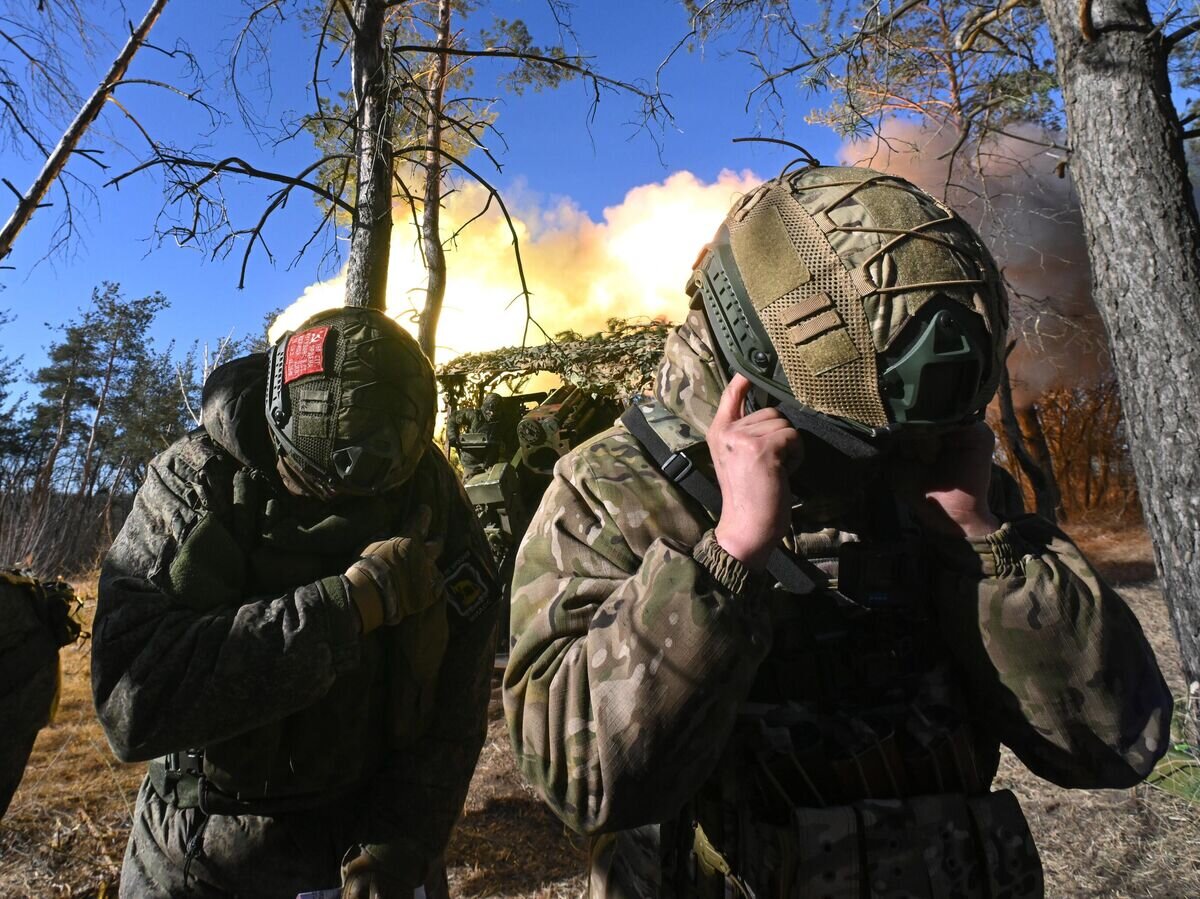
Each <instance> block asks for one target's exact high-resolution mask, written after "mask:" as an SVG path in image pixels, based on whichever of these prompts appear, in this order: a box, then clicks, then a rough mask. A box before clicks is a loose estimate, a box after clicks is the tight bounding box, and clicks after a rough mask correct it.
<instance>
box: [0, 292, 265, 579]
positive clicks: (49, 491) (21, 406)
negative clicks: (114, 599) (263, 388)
mask: <svg viewBox="0 0 1200 899" xmlns="http://www.w3.org/2000/svg"><path fill="white" fill-rule="evenodd" d="M168 303H169V301H168V299H167V297H166V296H164V295H163V294H162V293H159V292H154V293H152V294H149V295H147V296H143V297H128V296H126V295H125V294H124V293H123V292H122V290H121V287H120V285H119V284H116V283H112V282H108V281H106V282H103V283H102V284H100V285H99V286H97V287H96V288H95V289H94V290H93V291H92V295H91V298H90V300H89V302H88V303H87V304H86V305H85V306H83V307H82V308H81V309H80V310H79V312H78V313H77V314H76V315H75V316H74V317H73V318H71V319H70V320H68V321H67V322H65V323H63V324H61V325H59V326H57V327H55V326H53V325H49V324H48V325H47V329H48V330H49V331H50V333H51V334H52V335H53V336H52V337H51V339H50V342H49V345H48V346H47V347H45V348H44V349H45V362H44V363H43V364H42V365H41V366H38V367H35V368H32V369H27V368H26V367H25V359H24V356H15V357H14V356H11V355H5V354H4V353H6V352H11V348H10V347H6V348H5V350H4V351H3V352H0V561H2V562H3V564H5V565H13V564H17V565H20V566H22V567H24V568H28V569H31V570H33V571H35V572H37V573H38V574H42V575H47V576H50V575H61V574H74V573H78V572H81V571H86V570H89V569H91V568H93V567H94V566H95V565H96V564H97V562H98V560H99V558H100V557H101V556H102V555H103V553H104V552H105V551H106V550H107V549H108V547H109V545H110V544H111V543H112V540H113V538H114V537H115V536H116V533H117V531H118V530H119V529H120V525H121V522H122V520H123V519H124V515H125V514H126V512H127V511H128V507H129V504H130V502H131V501H132V497H133V494H134V492H135V491H136V490H137V488H138V486H139V485H140V484H141V483H142V480H143V479H144V478H145V475H146V468H147V465H148V464H149V462H150V460H151V459H152V458H154V456H155V455H157V454H158V453H159V452H161V451H162V450H164V449H166V447H167V446H169V445H170V444H171V442H172V441H174V440H175V439H177V438H178V437H179V436H180V435H182V434H184V433H185V432H186V431H187V430H189V429H190V428H193V427H196V426H197V425H198V424H199V423H200V393H201V389H202V387H203V381H204V378H205V376H206V375H207V373H208V372H209V371H211V369H212V368H213V367H215V365H216V364H219V362H220V361H222V360H223V359H229V358H232V357H234V356H235V355H238V354H240V353H243V352H249V351H253V350H255V349H259V348H261V345H262V344H263V342H264V341H265V337H257V338H254V337H243V338H239V339H232V338H230V337H226V338H219V339H217V340H216V341H214V342H213V343H211V344H201V343H200V342H199V341H195V342H193V343H192V344H190V345H189V346H186V347H180V346H179V345H177V344H176V343H175V342H174V341H170V342H168V343H166V344H165V345H161V346H160V345H158V344H156V343H155V341H154V340H153V339H152V338H151V336H150V332H151V330H152V328H153V325H154V323H155V320H156V318H157V317H158V315H159V313H161V312H162V311H163V310H164V309H165V308H167V306H168ZM11 320H12V317H11V314H9V313H3V312H0V347H5V344H4V340H3V337H4V332H3V326H4V325H5V324H7V323H8V322H10V321H11ZM38 349H42V348H38Z"/></svg>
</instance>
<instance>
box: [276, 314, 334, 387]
mask: <svg viewBox="0 0 1200 899" xmlns="http://www.w3.org/2000/svg"><path fill="white" fill-rule="evenodd" d="M328 335H329V326H328V325H325V326H324V327H320V328H312V329H310V330H308V331H301V332H300V333H299V334H296V335H293V337H292V339H291V340H289V341H288V345H287V353H286V354H285V355H284V357H283V383H284V384H290V383H292V381H295V380H296V379H297V378H303V377H304V376H305V375H319V374H322V373H323V372H324V371H325V338H326V337H327V336H328Z"/></svg>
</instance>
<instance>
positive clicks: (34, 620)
mask: <svg viewBox="0 0 1200 899" xmlns="http://www.w3.org/2000/svg"><path fill="white" fill-rule="evenodd" d="M75 606H76V601H75V593H74V591H73V590H72V589H71V587H70V585H69V584H67V583H66V582H65V581H39V580H37V579H36V578H32V577H29V576H28V575H26V574H22V573H21V572H20V571H16V570H13V569H0V818H3V817H4V813H5V812H6V811H7V810H8V804H9V803H10V802H11V801H12V797H13V793H15V792H16V791H17V786H18V785H19V784H20V783H21V777H22V776H23V775H24V773H25V763H26V762H27V761H29V753H30V752H31V751H32V750H33V741H34V740H35V739H36V738H37V734H38V731H39V730H41V729H42V728H43V727H45V726H46V725H47V724H49V723H50V722H51V721H52V720H53V719H54V713H55V711H56V709H57V707H58V695H59V691H60V689H61V687H62V675H61V672H60V669H59V660H58V650H59V647H60V646H66V645H68V644H70V643H74V642H75V640H76V639H77V638H78V637H79V630H80V629H79V622H78V621H77V620H76V618H75V614H74V613H75Z"/></svg>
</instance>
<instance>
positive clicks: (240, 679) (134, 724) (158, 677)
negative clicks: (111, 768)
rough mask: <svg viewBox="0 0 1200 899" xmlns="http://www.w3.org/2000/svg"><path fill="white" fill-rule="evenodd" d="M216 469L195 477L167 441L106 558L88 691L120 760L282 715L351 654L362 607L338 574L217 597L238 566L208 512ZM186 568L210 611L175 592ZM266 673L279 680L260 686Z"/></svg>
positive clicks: (226, 536)
mask: <svg viewBox="0 0 1200 899" xmlns="http://www.w3.org/2000/svg"><path fill="white" fill-rule="evenodd" d="M185 439H186V438H185ZM210 474H212V473H211V472H207V471H206V472H202V473H200V474H199V475H198V476H193V475H196V473H195V472H192V471H190V470H189V469H188V468H187V466H186V465H185V464H184V463H183V462H182V460H181V459H180V456H179V454H178V453H173V452H172V451H171V450H168V451H167V453H165V454H164V455H163V456H160V457H159V458H158V459H156V460H155V462H154V463H153V464H152V465H151V467H150V471H149V474H148V476H147V478H146V482H145V484H144V485H143V486H142V488H141V489H140V490H139V491H138V494H137V497H136V499H135V500H134V504H133V509H132V511H131V512H130V514H129V518H128V519H127V520H126V522H125V525H124V527H123V528H122V529H121V533H120V534H119V535H118V537H117V540H116V542H115V543H114V544H113V547H112V549H111V550H110V551H109V554H108V556H107V557H106V558H105V560H104V564H103V566H102V568H101V573H100V590H99V601H98V605H97V608H96V619H95V622H94V625H93V642H92V692H93V698H94V700H95V703H96V710H97V712H98V713H99V717H100V722H101V724H103V726H104V731H105V733H106V735H107V736H108V740H109V743H110V744H111V745H112V748H113V752H114V753H116V755H117V757H118V758H120V759H121V760H122V761H138V760H143V759H151V758H154V757H156V756H160V755H163V754H165V753H168V752H173V751H177V750H180V749H184V748H187V747H192V746H205V745H208V744H210V743H214V742H216V741H218V740H223V739H226V738H228V737H232V736H235V735H237V734H239V733H242V732H244V731H248V730H252V729H253V728H256V727H259V726H261V725H263V724H265V723H267V722H270V721H273V720H277V719H280V718H283V717H285V716H287V715H289V714H291V713H292V712H295V711H297V710H299V709H302V708H305V707H307V706H309V705H311V704H312V703H313V702H315V701H316V700H317V699H319V698H320V697H321V696H323V695H324V694H325V693H326V692H327V691H328V689H329V687H330V685H331V684H332V683H333V681H334V679H335V677H336V676H337V674H338V673H339V672H340V671H342V670H345V669H346V668H348V667H351V666H353V665H356V664H357V662H358V656H359V636H358V624H357V621H356V619H355V614H356V613H355V612H354V610H353V609H352V608H350V607H349V605H348V603H347V600H346V590H345V584H344V583H343V578H341V577H340V576H338V577H331V578H326V579H325V580H322V581H318V582H316V583H312V584H307V585H305V586H302V587H299V588H298V589H296V590H294V591H292V592H289V593H285V594H283V595H281V596H273V597H247V598H246V599H245V600H244V601H243V602H242V603H241V604H240V605H237V606H233V607H228V606H225V605H224V604H225V603H226V602H227V599H228V597H229V596H237V595H239V593H238V591H239V590H240V589H241V583H240V577H241V574H240V573H241V572H242V571H243V570H244V566H243V565H242V564H241V550H240V549H239V548H238V546H237V543H236V541H235V540H234V539H233V537H232V536H231V535H230V533H229V532H228V531H227V530H226V529H225V528H224V527H223V525H222V524H221V522H220V520H219V516H217V515H214V514H210V513H208V512H207V511H206V509H205V503H204V501H203V499H202V498H201V495H202V494H203V493H204V492H205V481H204V478H205V477H206V476H208V475H210ZM185 569H186V571H190V572H191V575H188V574H186V572H185ZM172 570H174V574H175V575H176V577H174V578H173V575H172ZM180 577H192V578H193V579H195V578H203V580H193V583H192V585H191V587H190V589H189V593H190V594H193V595H200V596H203V597H205V598H206V599H207V600H209V601H210V602H211V605H212V608H210V609H205V608H198V607H197V606H196V604H195V603H192V602H185V601H183V600H182V599H180V597H179V595H178V594H177V593H176V592H175V590H174V589H172V587H171V582H172V580H173V579H174V580H179V578H180ZM264 683H270V684H272V686H273V688H272V689H271V690H268V691H263V690H262V689H261V685H262V684H264Z"/></svg>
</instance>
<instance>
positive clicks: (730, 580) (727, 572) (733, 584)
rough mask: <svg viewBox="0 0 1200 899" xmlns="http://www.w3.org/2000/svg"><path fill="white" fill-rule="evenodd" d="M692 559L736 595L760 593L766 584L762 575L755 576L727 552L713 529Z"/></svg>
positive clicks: (703, 538) (693, 551)
mask: <svg viewBox="0 0 1200 899" xmlns="http://www.w3.org/2000/svg"><path fill="white" fill-rule="evenodd" d="M692 558H693V559H695V560H696V561H697V562H699V563H700V564H701V565H703V566H704V567H705V569H707V571H708V573H709V574H711V575H712V577H713V580H715V581H716V582H717V583H718V584H720V585H721V586H722V587H724V588H725V589H726V590H728V591H729V592H730V593H733V594H735V595H739V596H740V595H743V594H746V593H748V592H758V590H759V589H761V587H762V585H763V584H764V583H765V581H764V579H763V578H762V576H761V575H758V574H755V573H754V572H753V571H751V570H750V569H749V568H747V567H746V566H745V564H743V563H742V562H740V561H738V560H737V559H735V558H734V557H733V556H731V555H730V554H729V553H727V552H726V551H725V548H724V547H723V546H721V544H720V543H718V542H717V534H716V531H715V530H713V529H710V530H708V531H706V532H705V534H704V536H703V537H701V538H700V542H699V543H697V544H696V547H695V548H694V549H693V550H692Z"/></svg>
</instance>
